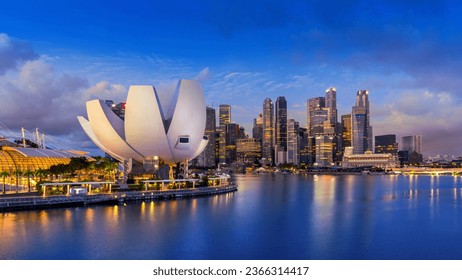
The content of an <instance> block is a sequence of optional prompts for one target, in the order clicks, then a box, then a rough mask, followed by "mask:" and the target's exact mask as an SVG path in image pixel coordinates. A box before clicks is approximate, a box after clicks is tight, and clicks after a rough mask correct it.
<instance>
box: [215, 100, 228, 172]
mask: <svg viewBox="0 0 462 280" xmlns="http://www.w3.org/2000/svg"><path fill="white" fill-rule="evenodd" d="M218 119H219V125H220V126H219V128H218V129H217V132H218V134H219V137H218V162H219V163H221V164H224V163H228V161H229V160H227V155H226V146H227V140H226V139H227V138H228V136H227V132H226V125H227V124H229V123H231V105H228V104H220V107H219V116H218Z"/></svg>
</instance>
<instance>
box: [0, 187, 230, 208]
mask: <svg viewBox="0 0 462 280" xmlns="http://www.w3.org/2000/svg"><path fill="white" fill-rule="evenodd" d="M235 191H237V185H235V184H230V185H225V186H211V187H200V188H189V189H178V190H155V191H151V190H148V191H118V192H114V193H107V194H84V195H56V196H45V197H44V196H24V197H10V198H0V211H3V212H4V211H11V210H28V209H42V208H54V207H69V206H85V205H92V204H106V203H113V204H117V203H125V202H128V201H136V200H165V199H182V198H187V197H199V196H210V195H218V194H223V193H229V192H235Z"/></svg>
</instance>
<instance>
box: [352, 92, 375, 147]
mask: <svg viewBox="0 0 462 280" xmlns="http://www.w3.org/2000/svg"><path fill="white" fill-rule="evenodd" d="M351 124H352V125H351V129H352V134H351V141H352V146H353V153H354V154H364V153H365V152H366V151H372V127H371V126H370V111H369V92H368V91H367V90H359V91H358V92H357V94H356V105H355V106H353V108H352V112H351Z"/></svg>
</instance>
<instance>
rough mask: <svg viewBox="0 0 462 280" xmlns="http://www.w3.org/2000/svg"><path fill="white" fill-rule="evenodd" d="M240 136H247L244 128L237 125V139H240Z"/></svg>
mask: <svg viewBox="0 0 462 280" xmlns="http://www.w3.org/2000/svg"><path fill="white" fill-rule="evenodd" d="M242 138H247V135H245V128H244V127H242V126H241V127H239V135H238V139H242Z"/></svg>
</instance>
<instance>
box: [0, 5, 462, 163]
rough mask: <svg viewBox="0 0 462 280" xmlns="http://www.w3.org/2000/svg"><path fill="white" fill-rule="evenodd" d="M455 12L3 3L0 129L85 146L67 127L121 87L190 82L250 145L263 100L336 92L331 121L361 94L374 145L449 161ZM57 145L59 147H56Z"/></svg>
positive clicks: (300, 106)
mask: <svg viewBox="0 0 462 280" xmlns="http://www.w3.org/2000/svg"><path fill="white" fill-rule="evenodd" d="M461 6H462V3H459V1H418V0H407V1H406V0H389V1H355V0H350V1H326V0H323V1H317V0H316V1H291V0H284V1H271V0H265V1H264V0H253V1H242V0H233V1H213V0H198V1H148V0H146V1H143V0H131V1H109V0H107V1H86V0H80V1H73V0H71V1H53V0H52V1H37V0H34V1H31V0H22V1H4V3H2V4H1V8H0V100H1V101H0V122H1V123H3V124H4V125H5V126H7V127H8V128H10V129H11V130H18V129H20V128H21V127H25V128H26V129H27V130H29V131H32V130H35V128H36V127H38V128H39V130H40V131H42V132H44V133H46V135H47V139H49V140H50V141H49V142H50V143H51V142H58V144H60V145H61V146H60V147H61V148H73V149H82V150H88V151H90V152H92V153H94V152H95V151H96V150H97V149H96V148H95V146H94V145H93V144H92V143H91V141H90V140H89V139H88V138H87V136H86V135H85V134H84V132H83V131H82V129H81V128H80V126H79V124H78V121H77V119H76V116H78V115H86V112H85V102H86V101H87V100H90V99H94V98H100V99H112V100H114V101H115V102H122V101H124V100H125V99H126V95H127V92H128V88H129V86H130V85H134V84H149V85H154V86H155V87H156V89H157V90H158V91H159V92H161V93H162V92H169V91H173V89H174V88H175V85H176V83H177V81H178V80H179V79H182V78H185V79H196V80H199V81H201V83H202V86H203V88H204V94H205V97H206V102H207V104H208V105H210V106H213V107H215V108H218V105H219V104H230V105H231V107H232V121H233V122H236V123H238V124H240V125H242V126H244V127H245V128H246V131H247V133H249V134H250V136H251V127H252V122H253V119H254V118H256V117H257V115H258V114H259V113H261V112H262V108H263V100H264V99H265V98H266V97H269V98H271V99H272V100H273V101H275V100H276V98H277V97H278V96H285V97H286V99H287V103H288V111H289V113H288V115H289V118H294V119H295V120H297V121H299V122H300V124H301V125H302V126H304V125H306V100H307V99H308V98H313V97H317V96H323V95H324V92H325V90H326V89H327V88H328V87H331V86H334V87H336V89H337V106H338V115H339V116H340V115H342V114H348V113H350V112H351V106H353V104H354V102H355V97H356V92H357V91H358V90H361V89H367V90H368V91H369V101H370V106H371V124H372V126H373V131H374V135H382V134H396V135H397V137H398V139H400V138H401V137H402V136H407V135H413V134H421V135H422V140H423V153H424V156H435V155H438V154H439V155H456V156H459V155H462V146H461V145H460V142H461V140H462V94H461V90H460V89H461V88H462V77H461V73H462V52H461V51H460V50H462V32H461V31H460V30H462V18H461V17H460V14H461V12H462V7H461ZM58 146H59V145H58Z"/></svg>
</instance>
